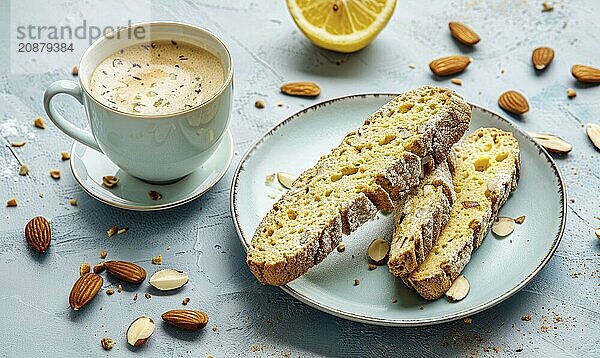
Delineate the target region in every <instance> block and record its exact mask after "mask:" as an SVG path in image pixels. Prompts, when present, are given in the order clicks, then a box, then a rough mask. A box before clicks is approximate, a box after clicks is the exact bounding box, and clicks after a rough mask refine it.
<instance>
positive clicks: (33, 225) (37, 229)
mask: <svg viewBox="0 0 600 358" xmlns="http://www.w3.org/2000/svg"><path fill="white" fill-rule="evenodd" d="M25 239H26V240H27V244H28V245H29V247H31V248H32V249H33V250H35V251H36V252H39V253H40V254H42V253H44V252H46V250H48V248H49V247H50V241H51V230H50V223H48V220H46V219H45V218H44V217H42V216H36V217H34V218H33V219H31V220H30V221H29V222H28V223H27V225H26V226H25Z"/></svg>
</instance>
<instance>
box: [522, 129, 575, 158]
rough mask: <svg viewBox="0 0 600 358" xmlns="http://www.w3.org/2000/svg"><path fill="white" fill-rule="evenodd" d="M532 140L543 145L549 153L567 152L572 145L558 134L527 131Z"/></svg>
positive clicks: (571, 148)
mask: <svg viewBox="0 0 600 358" xmlns="http://www.w3.org/2000/svg"><path fill="white" fill-rule="evenodd" d="M529 135H530V136H531V138H533V140H534V141H535V142H536V143H537V144H539V145H541V146H542V147H544V148H545V149H546V150H547V151H549V152H550V153H555V154H567V153H569V152H570V151H571V150H573V146H572V145H571V144H569V142H567V141H566V140H564V139H562V138H561V137H559V136H555V135H553V134H547V133H536V132H529Z"/></svg>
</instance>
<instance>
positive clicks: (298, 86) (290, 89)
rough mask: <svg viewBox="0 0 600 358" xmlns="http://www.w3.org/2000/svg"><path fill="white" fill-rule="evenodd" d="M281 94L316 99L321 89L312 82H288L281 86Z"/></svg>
mask: <svg viewBox="0 0 600 358" xmlns="http://www.w3.org/2000/svg"><path fill="white" fill-rule="evenodd" d="M281 92H283V93H285V94H287V95H290V96H300V97H316V96H318V95H319V94H320V93H321V88H320V87H319V86H318V85H317V84H316V83H314V82H288V83H284V84H283V85H281Z"/></svg>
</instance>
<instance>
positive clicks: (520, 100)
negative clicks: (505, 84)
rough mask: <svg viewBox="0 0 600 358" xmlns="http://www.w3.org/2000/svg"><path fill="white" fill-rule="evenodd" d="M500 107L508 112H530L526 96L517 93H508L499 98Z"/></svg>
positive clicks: (511, 91)
mask: <svg viewBox="0 0 600 358" xmlns="http://www.w3.org/2000/svg"><path fill="white" fill-rule="evenodd" d="M498 105H499V106H500V108H502V109H503V110H505V111H507V112H511V113H514V114H523V113H525V112H527V111H529V103H527V99H526V98H525V96H523V95H522V94H520V93H519V92H517V91H513V90H510V91H506V92H504V93H502V94H501V95H500V97H499V98H498Z"/></svg>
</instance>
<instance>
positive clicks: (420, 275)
mask: <svg viewBox="0 0 600 358" xmlns="http://www.w3.org/2000/svg"><path fill="white" fill-rule="evenodd" d="M450 164H451V166H452V167H453V175H452V181H453V183H454V190H455V191H456V204H457V205H454V206H453V207H452V211H451V213H450V220H449V221H448V224H447V225H446V227H445V228H444V229H443V230H442V233H441V234H440V236H439V237H438V239H437V241H436V243H435V244H434V245H433V247H432V248H431V251H430V252H429V254H428V255H427V257H426V258H425V261H423V263H421V264H420V265H419V267H418V268H417V269H416V270H414V271H413V272H412V273H411V274H410V276H409V277H408V281H409V283H410V284H411V285H412V286H413V288H415V290H416V291H417V292H418V293H419V294H420V295H421V296H422V297H423V298H426V299H430V300H431V299H437V298H439V297H440V296H442V295H443V294H444V293H445V292H446V291H448V289H449V288H450V286H451V285H452V282H453V281H454V280H455V279H456V278H457V277H458V276H459V275H460V273H461V272H462V270H463V269H464V267H465V265H466V264H467V263H468V262H469V259H470V257H471V252H472V251H473V249H476V248H477V247H479V245H481V242H482V241H483V238H484V237H485V235H486V234H487V232H488V230H489V228H490V226H491V224H492V222H493V221H494V220H495V218H496V217H497V215H498V210H499V209H500V207H501V206H502V205H503V204H504V202H505V201H506V200H507V198H508V195H509V194H510V192H511V191H512V190H514V189H515V188H516V185H517V179H518V176H519V168H520V160H519V144H518V142H517V140H516V139H515V137H514V136H513V135H512V134H511V133H508V132H504V131H502V130H500V129H496V128H480V129H478V130H476V131H475V132H474V133H472V134H469V135H468V136H467V137H466V138H465V139H463V140H461V141H460V142H459V143H457V144H456V145H455V146H454V147H453V148H452V152H451V155H450ZM462 202H470V203H477V204H478V205H458V204H459V203H462Z"/></svg>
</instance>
